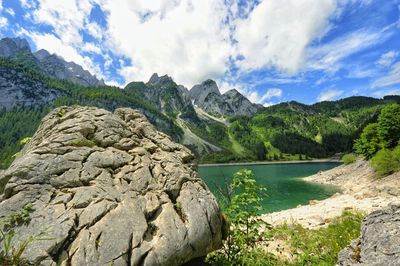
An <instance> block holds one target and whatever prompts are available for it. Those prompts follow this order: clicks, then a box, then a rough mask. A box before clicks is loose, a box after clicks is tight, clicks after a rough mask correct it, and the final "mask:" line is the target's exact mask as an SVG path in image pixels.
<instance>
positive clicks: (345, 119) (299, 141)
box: [203, 96, 400, 162]
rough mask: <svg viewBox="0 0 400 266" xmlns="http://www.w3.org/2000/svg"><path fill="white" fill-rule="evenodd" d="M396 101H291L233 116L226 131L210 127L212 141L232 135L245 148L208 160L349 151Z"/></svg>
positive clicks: (285, 157) (307, 156)
mask: <svg viewBox="0 0 400 266" xmlns="http://www.w3.org/2000/svg"><path fill="white" fill-rule="evenodd" d="M396 102H400V97H399V96H386V97H384V98H383V99H375V98H369V97H349V98H345V99H342V100H339V101H332V102H322V103H317V104H314V105H304V104H301V103H298V102H286V103H281V104H278V105H275V106H271V107H268V108H265V109H264V110H262V111H260V112H258V113H256V114H255V115H254V116H252V117H233V118H230V119H229V122H230V125H229V127H227V129H226V130H225V132H221V130H219V132H213V131H212V130H210V129H209V130H208V134H210V135H211V137H210V138H209V139H215V140H217V139H218V138H217V137H216V135H218V136H220V137H219V138H221V136H225V139H228V136H231V137H233V138H234V140H235V142H236V144H237V145H240V147H241V148H242V150H241V151H238V149H237V148H236V149H235V146H234V145H232V143H228V145H224V147H225V150H224V151H223V152H221V153H219V154H212V155H210V156H209V157H208V158H207V157H206V158H205V159H206V160H208V161H215V160H217V161H220V162H222V161H224V160H243V159H246V158H247V159H248V160H291V159H300V160H302V159H310V158H326V157H330V156H333V155H335V154H341V153H345V152H350V151H352V149H353V144H354V141H355V140H356V139H357V138H358V137H359V136H360V134H361V131H362V130H363V128H364V127H365V126H367V125H368V124H370V123H374V122H376V121H377V119H378V115H379V113H380V111H381V110H382V108H383V107H384V106H386V105H388V104H391V103H396ZM203 135H205V133H203ZM224 143H226V141H225V142H224ZM229 145H230V146H229Z"/></svg>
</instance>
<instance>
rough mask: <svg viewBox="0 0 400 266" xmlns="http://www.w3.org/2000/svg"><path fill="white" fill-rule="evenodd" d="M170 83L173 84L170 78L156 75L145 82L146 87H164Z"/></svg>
mask: <svg viewBox="0 0 400 266" xmlns="http://www.w3.org/2000/svg"><path fill="white" fill-rule="evenodd" d="M171 83H173V84H175V82H174V80H173V79H172V78H171V77H170V76H168V75H163V76H158V74H157V73H154V74H153V75H151V77H150V79H149V81H148V82H147V84H148V85H166V84H171Z"/></svg>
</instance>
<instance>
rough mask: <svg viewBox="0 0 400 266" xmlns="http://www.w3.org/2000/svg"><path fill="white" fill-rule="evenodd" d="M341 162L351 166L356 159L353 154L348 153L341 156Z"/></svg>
mask: <svg viewBox="0 0 400 266" xmlns="http://www.w3.org/2000/svg"><path fill="white" fill-rule="evenodd" d="M342 160H343V162H344V164H352V163H354V162H355V161H356V160H357V157H356V156H354V154H352V153H349V154H345V155H343V157H342Z"/></svg>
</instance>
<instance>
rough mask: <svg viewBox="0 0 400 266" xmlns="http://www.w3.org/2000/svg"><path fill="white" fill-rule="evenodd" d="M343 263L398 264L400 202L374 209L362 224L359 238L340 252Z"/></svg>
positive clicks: (347, 265)
mask: <svg viewBox="0 0 400 266" xmlns="http://www.w3.org/2000/svg"><path fill="white" fill-rule="evenodd" d="M338 264H339V265H343V266H350V265H351V266H358V265H359V266H361V265H362V266H372V265H376V266H380V265H385V266H398V265H400V205H392V206H390V207H388V208H385V209H382V210H379V211H375V212H373V213H371V214H370V215H368V216H367V217H366V218H365V219H364V221H363V223H362V226H361V237H360V239H356V240H353V241H352V243H351V245H350V246H349V247H348V248H346V249H344V250H342V251H341V252H340V253H339V261H338Z"/></svg>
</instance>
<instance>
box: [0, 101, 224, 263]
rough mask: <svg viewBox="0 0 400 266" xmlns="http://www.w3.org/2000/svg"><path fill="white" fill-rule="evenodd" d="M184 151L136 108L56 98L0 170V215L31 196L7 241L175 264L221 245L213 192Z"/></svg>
mask: <svg viewBox="0 0 400 266" xmlns="http://www.w3.org/2000/svg"><path fill="white" fill-rule="evenodd" d="M192 159H193V155H192V154H191V152H190V151H189V150H188V149H187V148H185V147H184V146H182V145H180V144H176V143H174V142H173V141H171V139H170V138H169V137H168V136H167V135H165V134H163V133H161V132H158V131H156V130H155V128H154V127H153V126H152V125H151V124H150V123H149V122H148V121H147V119H146V118H145V117H144V116H143V115H142V114H141V113H139V112H138V111H135V110H132V109H129V108H121V109H117V110H116V111H115V112H114V113H111V112H108V111H106V110H102V109H98V108H94V107H79V106H75V107H61V108H57V109H55V110H54V111H52V112H51V113H50V114H49V115H47V116H46V117H45V118H44V119H43V121H42V124H41V126H40V127H39V129H38V131H37V132H36V134H35V135H34V136H33V138H32V140H31V141H30V142H29V143H28V144H27V145H26V146H25V147H24V149H23V150H22V151H21V154H20V156H19V157H18V158H17V159H16V160H15V162H14V163H13V164H12V165H11V167H10V168H9V169H7V170H6V171H4V172H2V173H0V183H1V184H6V185H5V186H4V188H2V191H1V192H2V193H3V194H2V201H1V203H0V217H5V216H7V215H8V214H9V213H11V212H13V211H16V210H18V209H20V208H22V207H23V206H24V205H25V204H27V203H32V204H33V208H34V212H33V213H32V219H31V222H30V223H29V225H27V226H21V227H18V228H16V232H15V233H16V238H15V239H14V240H13V242H14V243H13V244H14V245H18V243H19V242H21V241H23V240H24V239H26V238H27V237H28V236H32V235H36V234H38V233H40V234H42V235H44V236H45V237H44V239H42V240H37V241H34V242H33V243H31V244H30V245H29V246H28V248H27V249H26V250H25V252H24V254H23V256H24V258H26V259H28V260H29V261H31V262H33V263H40V264H41V265H58V264H61V265H105V264H110V263H113V265H179V264H183V263H185V262H187V261H190V260H191V259H193V258H197V257H201V256H205V255H206V254H207V253H208V252H210V251H212V250H215V249H217V248H219V247H220V246H221V237H222V236H221V227H222V223H223V220H222V216H221V212H220V209H219V207H218V204H217V201H216V199H215V197H214V196H213V195H212V193H211V192H210V191H209V189H208V188H207V186H206V185H205V184H204V182H203V181H202V179H201V178H200V177H199V176H198V175H197V173H196V172H195V171H194V170H193V169H192V168H193V167H192V164H191V162H192Z"/></svg>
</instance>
